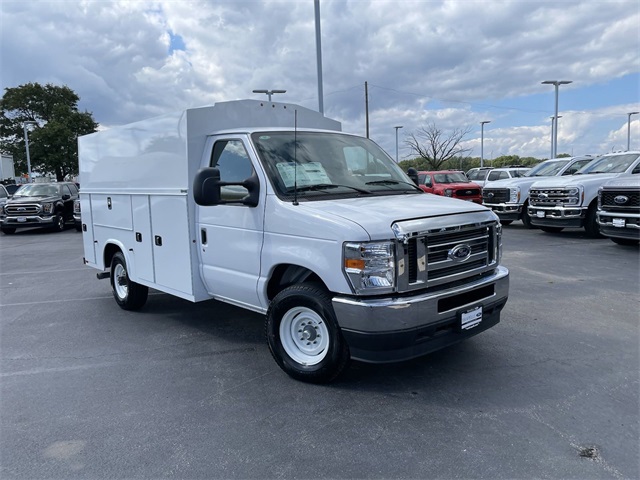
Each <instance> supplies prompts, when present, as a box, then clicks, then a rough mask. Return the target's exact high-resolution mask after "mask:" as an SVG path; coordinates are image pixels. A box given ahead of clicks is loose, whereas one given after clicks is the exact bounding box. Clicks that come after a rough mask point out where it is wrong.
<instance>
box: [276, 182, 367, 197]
mask: <svg viewBox="0 0 640 480" xmlns="http://www.w3.org/2000/svg"><path fill="white" fill-rule="evenodd" d="M339 187H344V188H350V189H351V190H355V191H356V192H359V193H366V194H370V193H371V191H369V190H365V189H364V188H358V187H353V186H351V185H341V184H339V183H316V184H315V185H303V186H301V187H297V188H288V189H287V191H286V193H293V192H295V191H296V190H297V191H298V192H305V191H306V192H309V191H320V192H321V191H323V190H328V189H330V188H339Z"/></svg>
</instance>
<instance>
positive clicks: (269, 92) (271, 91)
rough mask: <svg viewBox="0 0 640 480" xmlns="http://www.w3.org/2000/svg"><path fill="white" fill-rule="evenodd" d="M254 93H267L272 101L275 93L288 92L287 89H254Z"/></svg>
mask: <svg viewBox="0 0 640 480" xmlns="http://www.w3.org/2000/svg"><path fill="white" fill-rule="evenodd" d="M253 93H266V94H267V96H268V97H269V101H271V95H273V94H274V93H287V91H286V90H254V91H253Z"/></svg>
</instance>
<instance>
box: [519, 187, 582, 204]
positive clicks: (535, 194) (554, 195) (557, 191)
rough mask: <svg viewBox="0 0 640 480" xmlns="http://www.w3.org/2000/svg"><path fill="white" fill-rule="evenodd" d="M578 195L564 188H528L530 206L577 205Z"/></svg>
mask: <svg viewBox="0 0 640 480" xmlns="http://www.w3.org/2000/svg"><path fill="white" fill-rule="evenodd" d="M574 190H575V189H574ZM577 198H578V195H577V194H575V193H570V191H569V189H566V188H532V189H531V190H529V205H531V206H532V207H556V206H561V205H577V202H576V201H571V200H572V199H577Z"/></svg>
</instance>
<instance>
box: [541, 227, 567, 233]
mask: <svg viewBox="0 0 640 480" xmlns="http://www.w3.org/2000/svg"><path fill="white" fill-rule="evenodd" d="M540 230H542V231H543V232H547V233H559V232H561V231H562V230H564V227H543V226H541V227H540Z"/></svg>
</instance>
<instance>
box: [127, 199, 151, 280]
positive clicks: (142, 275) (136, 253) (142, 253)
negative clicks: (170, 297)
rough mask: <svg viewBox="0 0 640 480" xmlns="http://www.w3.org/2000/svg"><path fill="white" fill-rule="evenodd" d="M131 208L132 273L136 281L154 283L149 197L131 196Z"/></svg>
mask: <svg viewBox="0 0 640 480" xmlns="http://www.w3.org/2000/svg"><path fill="white" fill-rule="evenodd" d="M131 208H132V213H133V236H134V243H133V245H131V246H130V247H131V248H132V250H133V251H132V252H131V259H132V262H133V267H134V272H135V275H136V277H137V278H138V279H141V280H146V281H148V282H155V272H154V262H153V236H152V235H151V207H150V200H149V195H132V196H131Z"/></svg>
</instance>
